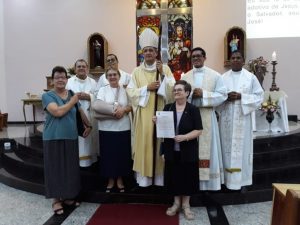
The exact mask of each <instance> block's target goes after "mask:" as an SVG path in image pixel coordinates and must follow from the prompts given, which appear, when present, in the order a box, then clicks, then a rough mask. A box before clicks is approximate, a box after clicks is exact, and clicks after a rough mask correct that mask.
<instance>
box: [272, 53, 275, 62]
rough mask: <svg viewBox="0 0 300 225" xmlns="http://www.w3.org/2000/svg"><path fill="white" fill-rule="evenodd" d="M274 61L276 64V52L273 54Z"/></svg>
mask: <svg viewBox="0 0 300 225" xmlns="http://www.w3.org/2000/svg"><path fill="white" fill-rule="evenodd" d="M272 61H273V62H275V61H276V52H275V51H274V52H273V54H272Z"/></svg>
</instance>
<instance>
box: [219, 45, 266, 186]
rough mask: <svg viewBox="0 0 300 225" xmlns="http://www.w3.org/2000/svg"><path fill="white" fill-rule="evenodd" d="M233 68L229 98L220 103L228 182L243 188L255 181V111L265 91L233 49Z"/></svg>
mask: <svg viewBox="0 0 300 225" xmlns="http://www.w3.org/2000/svg"><path fill="white" fill-rule="evenodd" d="M230 62H231V70H229V71H228V72H226V73H224V74H223V80H224V84H225V86H226V88H227V93H228V99H227V101H226V102H224V104H222V105H221V106H220V107H218V112H219V113H220V120H219V123H220V135H221V145H222V153H223V164H224V175H225V185H226V187H227V188H228V189H232V190H239V189H241V187H242V186H246V185H251V184H252V173H253V138H252V122H251V112H253V111H254V110H256V109H257V108H259V107H260V105H261V103H262V101H263V97H264V91H263V89H262V87H261V85H260V83H259V81H258V80H257V78H256V76H255V75H254V74H252V73H250V72H248V71H247V70H245V69H243V65H244V57H243V55H242V54H241V52H239V51H235V52H233V53H232V55H231V58H230Z"/></svg>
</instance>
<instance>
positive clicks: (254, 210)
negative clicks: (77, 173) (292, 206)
mask: <svg viewBox="0 0 300 225" xmlns="http://www.w3.org/2000/svg"><path fill="white" fill-rule="evenodd" d="M98 206H100V204H94V203H87V202H83V203H82V204H81V206H80V207H78V208H77V209H75V210H74V211H73V212H72V213H71V214H70V216H69V217H67V219H66V220H65V221H64V222H63V223H62V224H63V225H81V224H82V225H84V224H86V223H87V221H88V220H89V218H90V217H91V216H92V215H93V213H94V212H95V211H96V209H97V208H98ZM271 206H272V203H271V202H263V203H254V204H244V205H234V206H231V205H229V206H223V208H224V211H225V213H226V216H227V219H228V221H229V224H230V225H269V223H270V215H271ZM0 209H1V210H0V218H1V219H0V225H41V224H44V223H45V222H46V221H47V220H48V219H49V218H50V217H51V216H52V211H51V200H48V199H45V197H44V196H41V195H36V194H32V193H28V192H24V191H20V190H16V189H14V188H11V187H8V186H6V185H4V184H1V183H0ZM193 210H194V212H195V213H196V219H195V220H194V221H187V220H185V219H184V218H183V215H182V214H180V222H179V224H180V225H196V224H197V225H210V222H209V219H208V215H207V211H206V208H205V207H195V208H193Z"/></svg>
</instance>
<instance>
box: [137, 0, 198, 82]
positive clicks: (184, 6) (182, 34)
mask: <svg viewBox="0 0 300 225" xmlns="http://www.w3.org/2000/svg"><path fill="white" fill-rule="evenodd" d="M136 14H137V40H138V36H139V34H140V33H141V31H142V30H143V29H144V28H146V27H149V28H151V29H153V30H154V31H155V32H156V33H157V34H158V35H160V37H161V49H160V52H161V60H162V62H163V63H168V65H169V67H170V68H171V70H172V72H173V74H174V77H175V79H180V76H181V73H183V72H187V71H189V70H190V69H191V62H190V51H191V48H192V0H157V1H151V0H140V1H137V12H136ZM160 32H161V34H160ZM137 48H138V49H137V64H138V65H139V64H140V63H141V62H142V61H143V59H142V54H141V50H140V49H139V46H138V45H137Z"/></svg>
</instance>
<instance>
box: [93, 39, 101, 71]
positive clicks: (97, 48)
mask: <svg viewBox="0 0 300 225" xmlns="http://www.w3.org/2000/svg"><path fill="white" fill-rule="evenodd" d="M93 46H94V65H95V67H101V47H102V46H101V44H100V43H99V42H98V40H95V42H94V43H93Z"/></svg>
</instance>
